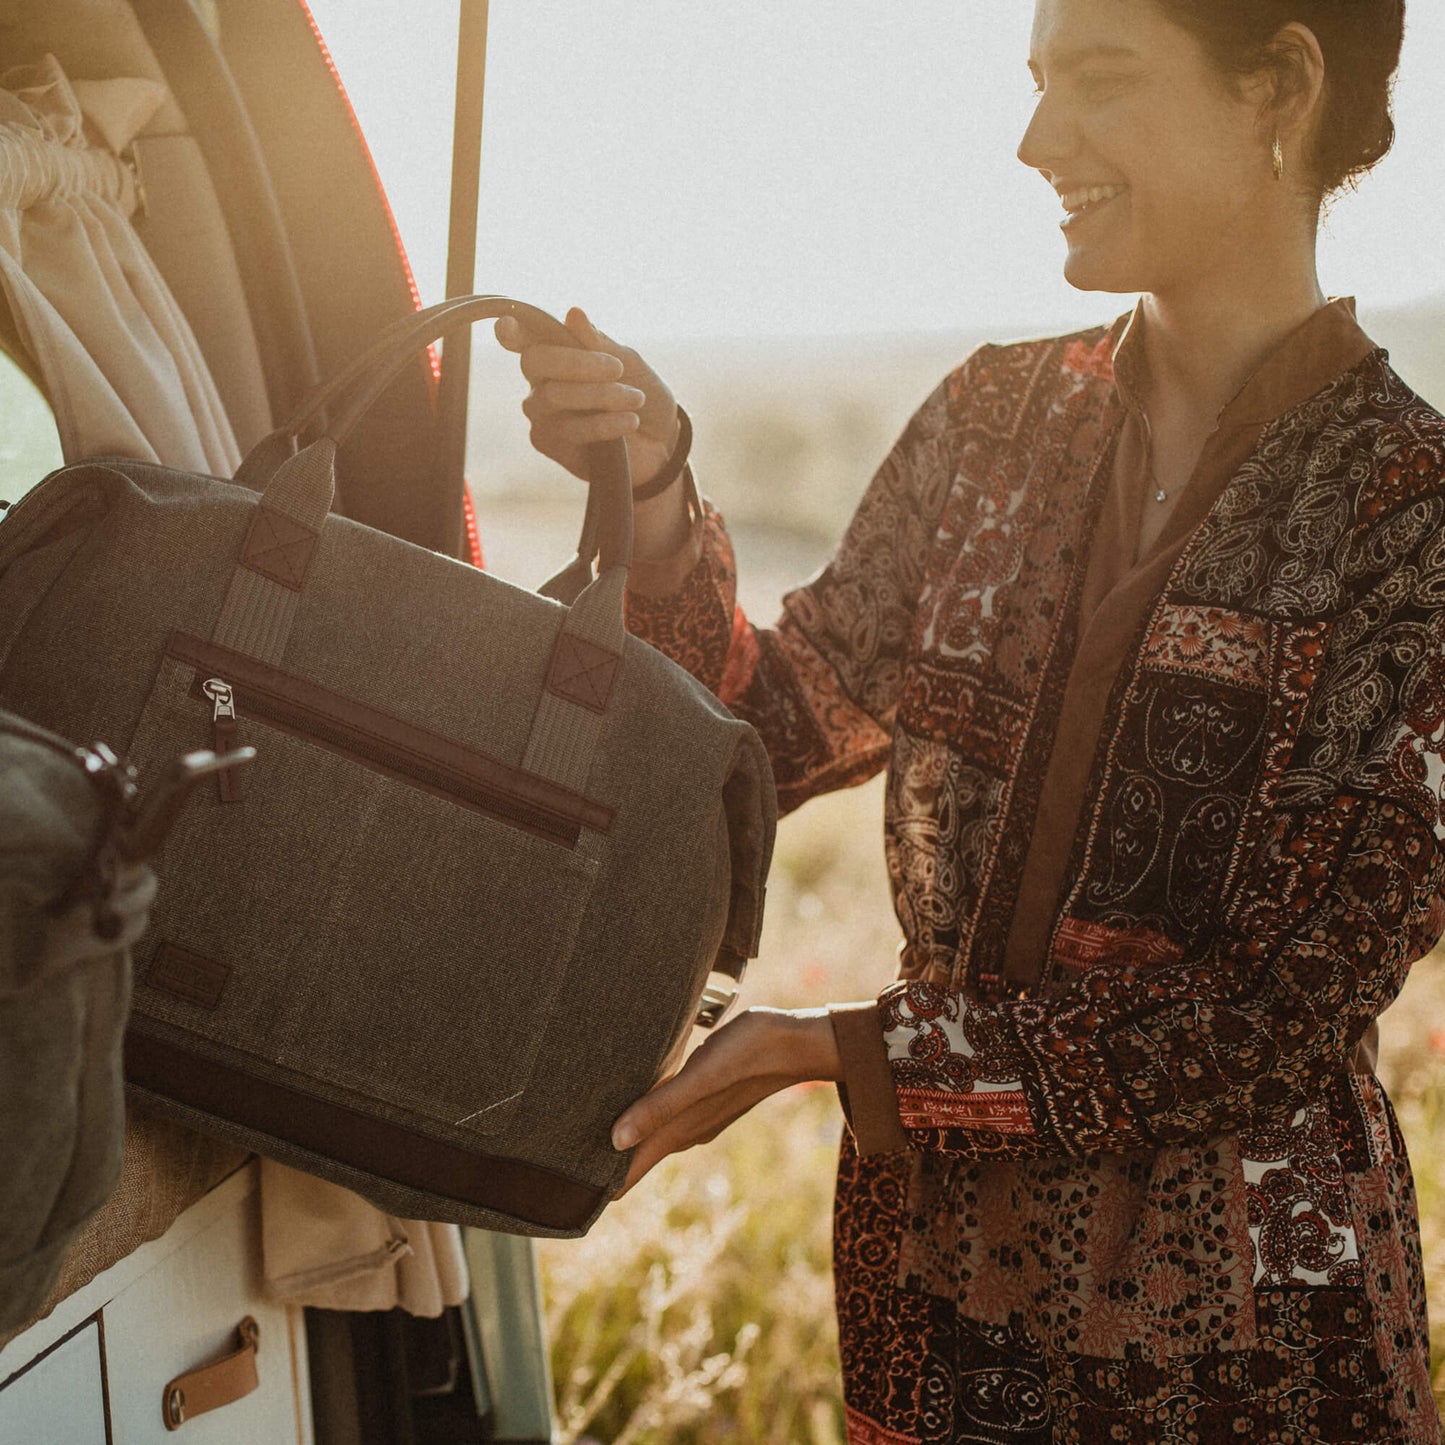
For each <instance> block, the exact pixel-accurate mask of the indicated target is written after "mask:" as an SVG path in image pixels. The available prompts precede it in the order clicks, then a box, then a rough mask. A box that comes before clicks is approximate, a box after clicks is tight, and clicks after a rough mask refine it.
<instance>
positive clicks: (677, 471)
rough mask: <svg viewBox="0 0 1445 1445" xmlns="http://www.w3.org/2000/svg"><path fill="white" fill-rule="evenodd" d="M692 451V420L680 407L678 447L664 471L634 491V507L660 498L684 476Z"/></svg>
mask: <svg viewBox="0 0 1445 1445" xmlns="http://www.w3.org/2000/svg"><path fill="white" fill-rule="evenodd" d="M691 450H692V419H691V417H689V416H688V414H687V413H686V412H685V411H684V410H683V409H682V408H681V407H678V409H677V445H676V446H675V447H673V449H672V455H671V456H670V457H668V459H667V460H666V461H665V462H664V463H663V466H662V470H661V471H660V472H658V474H657V475H656V476H655V477H653V479H652V480H651V481H650V482H644V483H643V484H642V485H641V486H640V487H634V488H633V489H632V500H633V503H634V505H635V504H636V503H638V502H650V501H651V500H652V499H653V498H654V497H660V496H661V495H662V494H663V493H664V492H665V491H666V490H667V489H668V488H669V487H670V486H671V485H672V484H673V483H674V482H675V481H676V480H677V479H678V478H679V477H680V476H681V475H682V471H683V468H684V467H685V466H687V454H688V453H689V452H690V451H691Z"/></svg>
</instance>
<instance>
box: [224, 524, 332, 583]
mask: <svg viewBox="0 0 1445 1445" xmlns="http://www.w3.org/2000/svg"><path fill="white" fill-rule="evenodd" d="M318 535H319V534H318V533H317V532H316V531H315V529H314V528H311V527H307V526H305V525H303V524H302V523H301V522H298V521H296V520H295V518H293V517H288V516H287V515H286V513H285V512H278V511H276V510H274V509H273V508H271V507H268V506H266V504H265V503H264V502H263V503H261V504H259V505H258V506H257V508H256V511H255V515H254V516H252V518H251V525H250V527H249V528H247V531H246V541H245V544H244V545H243V546H242V548H241V566H243V567H246V568H249V569H250V570H251V571H252V572H259V573H260V574H261V576H263V577H269V578H270V579H271V581H273V582H279V583H280V584H281V586H283V587H289V588H290V589H291V591H293V592H299V591H300V590H301V588H302V585H303V584H304V583H305V581H306V574H307V572H309V571H310V570H311V559H312V557H314V556H315V555H316V541H317V537H318Z"/></svg>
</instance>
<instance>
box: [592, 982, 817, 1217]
mask: <svg viewBox="0 0 1445 1445" xmlns="http://www.w3.org/2000/svg"><path fill="white" fill-rule="evenodd" d="M841 1073H842V1065H841V1062H840V1060H839V1057H838V1046H837V1043H836V1042H835V1040H834V1037H833V1024H832V1021H831V1020H830V1019H829V1018H828V1012H827V1010H826V1009H793V1010H786V1009H771V1008H750V1009H747V1010H746V1011H744V1012H743V1013H741V1014H739V1015H738V1016H737V1018H735V1019H734V1020H733V1021H732V1022H731V1023H729V1024H724V1025H723V1027H722V1028H720V1029H718V1031H717V1032H716V1033H714V1034H713V1035H712V1036H711V1037H710V1038H709V1039H708V1040H707V1042H706V1043H704V1044H703V1045H702V1046H701V1047H700V1048H699V1049H697V1050H696V1051H695V1052H694V1053H693V1054H692V1055H691V1056H690V1057H689V1058H688V1061H687V1062H686V1063H685V1064H684V1065H683V1066H682V1068H681V1069H680V1070H679V1071H678V1072H677V1073H676V1074H674V1075H673V1077H672V1078H670V1079H667V1080H666V1081H664V1082H663V1083H661V1084H658V1085H657V1086H656V1088H654V1089H652V1090H651V1092H649V1093H647V1094H645V1095H643V1097H642V1098H641V1099H639V1100H638V1101H637V1102H636V1103H635V1104H633V1105H632V1107H631V1108H630V1109H628V1110H627V1112H626V1113H625V1114H623V1115H622V1117H621V1118H620V1119H618V1121H617V1123H616V1124H614V1125H613V1127H612V1143H613V1146H614V1147H615V1148H617V1149H631V1148H632V1147H633V1146H634V1145H635V1146H636V1149H637V1152H636V1153H635V1154H634V1155H633V1156H632V1167H631V1168H630V1169H629V1170H628V1171H627V1179H626V1182H625V1183H624V1184H623V1186H622V1188H621V1189H620V1190H619V1191H618V1195H617V1197H618V1198H619V1199H620V1198H621V1197H622V1195H624V1194H626V1193H627V1191H628V1190H629V1189H631V1188H632V1186H633V1185H634V1184H636V1183H637V1181H638V1180H639V1179H641V1178H642V1176H643V1175H644V1174H646V1173H647V1171H648V1170H649V1169H651V1168H652V1166H653V1165H654V1164H656V1163H658V1162H659V1161H660V1160H662V1159H665V1158H666V1157H667V1156H668V1155H669V1154H675V1153H677V1152H678V1150H681V1149H691V1148H692V1146H693V1145H694V1144H706V1143H707V1142H708V1140H710V1139H713V1138H715V1137H716V1136H717V1135H718V1134H720V1133H722V1131H723V1130H724V1129H726V1128H727V1126H728V1125H729V1124H731V1123H732V1122H733V1120H734V1119H739V1118H741V1117H742V1116H743V1115H744V1114H746V1113H747V1111H748V1110H749V1109H751V1108H752V1107H753V1105H754V1104H757V1103H760V1102H761V1101H762V1100H763V1099H766V1098H767V1097H768V1095H769V1094H775V1093H777V1092H778V1090H779V1089H786V1088H788V1087H789V1085H791V1084H801V1083H805V1082H806V1081H808V1080H810V1079H834V1080H836V1079H837V1078H839V1077H840V1076H841Z"/></svg>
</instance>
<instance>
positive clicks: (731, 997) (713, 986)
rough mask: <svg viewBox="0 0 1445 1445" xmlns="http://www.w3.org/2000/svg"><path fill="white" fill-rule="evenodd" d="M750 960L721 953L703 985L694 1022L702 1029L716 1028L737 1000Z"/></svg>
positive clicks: (732, 954)
mask: <svg viewBox="0 0 1445 1445" xmlns="http://www.w3.org/2000/svg"><path fill="white" fill-rule="evenodd" d="M747 967H748V961H747V959H745V958H739V957H738V956H737V955H736V954H734V953H721V954H719V955H718V959H717V962H716V963H715V964H714V965H713V967H712V972H711V973H709V974H708V976H707V983H706V984H704V985H703V990H702V997H701V998H700V999H699V1000H698V1005H697V1013H696V1014H695V1015H694V1016H693V1023H694V1025H695V1026H696V1027H698V1028H700V1029H711V1028H716V1027H717V1025H718V1024H720V1023H721V1022H722V1021H723V1019H724V1018H726V1017H727V1014H728V1010H729V1009H731V1008H732V1006H733V1004H735V1003H736V1002H737V997H738V990H739V989H740V988H741V987H742V982H743V975H744V974H745V973H746V972H747Z"/></svg>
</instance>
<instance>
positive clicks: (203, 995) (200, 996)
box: [145, 943, 231, 1009]
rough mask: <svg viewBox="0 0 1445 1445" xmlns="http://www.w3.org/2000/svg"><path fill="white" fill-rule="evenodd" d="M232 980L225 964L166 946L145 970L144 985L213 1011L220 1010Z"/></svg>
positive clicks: (184, 949)
mask: <svg viewBox="0 0 1445 1445" xmlns="http://www.w3.org/2000/svg"><path fill="white" fill-rule="evenodd" d="M230 976H231V970H230V969H229V968H228V967H227V966H226V965H225V964H224V963H217V962H216V960H215V959H213V958H206V957H204V956H203V955H202V954H199V953H192V952H191V950H190V949H189V948H182V947H180V945H179V944H175V943H163V944H161V946H160V947H159V948H158V949H156V956H155V958H154V959H153V960H152V962H151V966H150V967H149V968H148V969H147V970H146V975H145V982H146V985H147V986H148V987H150V988H158V989H160V990H161V992H162V993H168V994H171V995H173V996H174V997H176V998H179V999H184V1000H185V1001H186V1002H187V1003H193V1004H196V1005H198V1006H199V1007H200V1008H209V1009H213V1008H217V1007H219V1006H220V1002H221V995H222V994H223V993H225V991H226V981H227V980H228V979H229V978H230Z"/></svg>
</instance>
